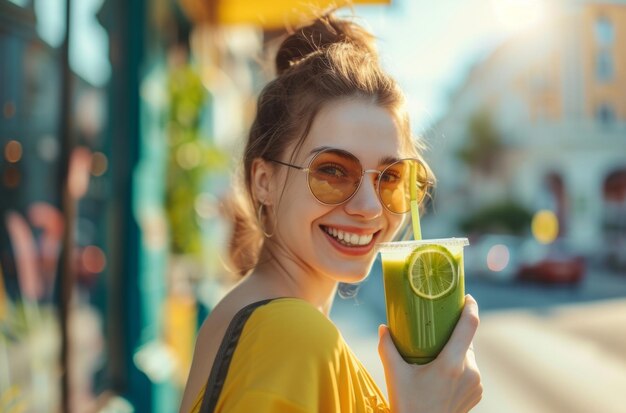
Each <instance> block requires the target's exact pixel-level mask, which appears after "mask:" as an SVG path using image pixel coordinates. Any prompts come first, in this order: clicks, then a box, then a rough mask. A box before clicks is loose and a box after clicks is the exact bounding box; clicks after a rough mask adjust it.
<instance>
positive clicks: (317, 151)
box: [309, 146, 336, 155]
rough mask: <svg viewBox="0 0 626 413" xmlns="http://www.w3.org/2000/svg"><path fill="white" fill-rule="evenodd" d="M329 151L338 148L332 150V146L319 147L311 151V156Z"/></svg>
mask: <svg viewBox="0 0 626 413" xmlns="http://www.w3.org/2000/svg"><path fill="white" fill-rule="evenodd" d="M327 149H336V148H332V147H330V146H318V147H317V148H313V149H311V152H309V155H313V154H316V153H319V152H322V151H325V150H327Z"/></svg>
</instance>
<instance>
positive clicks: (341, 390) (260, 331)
mask: <svg viewBox="0 0 626 413" xmlns="http://www.w3.org/2000/svg"><path fill="white" fill-rule="evenodd" d="M191 412H192V413H207V412H210V413H335V412H337V413H339V412H341V413H384V412H389V408H388V405H387V402H386V400H385V397H384V396H383V394H382V393H381V391H380V389H379V388H378V386H377V385H376V383H375V382H374V380H373V379H372V377H371V376H370V375H369V373H368V372H367V371H366V370H365V368H364V367H363V365H362V364H361V363H360V362H359V360H358V359H357V358H356V356H355V355H354V354H353V353H352V351H351V350H350V348H349V347H348V345H347V343H346V342H345V341H344V339H343V337H342V336H341V334H340V333H339V331H338V330H337V328H336V327H335V325H334V324H333V323H332V322H331V321H330V320H329V319H328V318H327V317H326V316H325V315H324V314H322V313H321V312H319V311H318V310H317V309H316V308H315V307H313V306H312V305H311V304H309V303H308V302H306V301H304V300H301V299H296V298H278V299H273V300H266V301H261V302H257V303H254V304H250V305H249V306H247V307H245V308H243V309H242V310H241V311H239V313H237V315H236V316H235V317H234V318H233V320H232V321H231V323H230V326H229V327H228V330H227V332H226V335H225V337H224V340H223V342H222V345H221V347H220V349H219V351H218V355H217V357H216V360H215V362H214V364H213V369H212V371H211V375H210V377H209V379H208V382H207V385H206V386H204V387H203V389H202V391H201V392H200V394H198V396H197V399H196V402H195V404H194V406H193V408H192V409H191Z"/></svg>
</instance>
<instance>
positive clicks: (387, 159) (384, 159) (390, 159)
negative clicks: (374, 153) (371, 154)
mask: <svg viewBox="0 0 626 413" xmlns="http://www.w3.org/2000/svg"><path fill="white" fill-rule="evenodd" d="M399 160H400V158H397V157H395V156H383V157H382V158H380V159H379V160H378V165H391V164H392V163H394V162H398V161H399Z"/></svg>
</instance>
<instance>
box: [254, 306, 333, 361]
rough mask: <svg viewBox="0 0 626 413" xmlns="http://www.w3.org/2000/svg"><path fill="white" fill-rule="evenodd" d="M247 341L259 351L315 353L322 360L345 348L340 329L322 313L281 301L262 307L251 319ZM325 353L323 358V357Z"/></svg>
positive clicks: (256, 310)
mask: <svg viewBox="0 0 626 413" xmlns="http://www.w3.org/2000/svg"><path fill="white" fill-rule="evenodd" d="M243 333H244V335H243V337H242V338H243V339H245V340H249V341H250V342H253V343H254V344H255V347H257V348H258V347H259V345H260V344H263V343H267V344H268V345H270V346H272V347H273V348H279V349H280V348H282V347H285V349H288V348H294V347H297V348H299V349H300V350H307V351H308V352H309V353H311V351H313V352H314V353H318V354H319V355H321V356H324V354H323V353H326V352H334V351H335V350H336V347H337V345H338V344H341V343H342V341H341V336H340V333H339V331H338V330H337V327H336V326H335V325H334V324H333V322H332V321H331V320H330V319H328V317H327V316H326V315H324V314H323V313H322V312H321V311H319V310H318V309H317V308H315V307H314V306H313V305H311V304H310V303H308V302H307V301H305V300H302V299H298V298H277V299H274V300H271V301H269V302H266V303H263V304H262V305H259V306H258V308H256V309H255V310H254V312H253V313H252V314H251V315H250V318H249V320H248V322H247V325H246V328H245V330H244V331H243ZM320 353H321V354H320Z"/></svg>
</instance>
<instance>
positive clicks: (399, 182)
mask: <svg viewBox="0 0 626 413" xmlns="http://www.w3.org/2000/svg"><path fill="white" fill-rule="evenodd" d="M270 161H271V162H275V163H278V164H280V165H284V166H288V167H290V168H294V169H298V170H300V171H302V172H306V173H307V182H308V184H309V189H310V190H311V193H312V194H313V196H314V197H315V198H316V199H317V200H318V201H319V202H321V203H322V204H325V205H339V204H342V203H344V202H347V201H349V200H350V199H351V198H352V197H353V196H354V194H356V192H357V191H358V189H359V187H360V186H361V182H363V176H364V175H365V174H366V173H373V174H377V175H378V176H377V177H376V193H377V194H378V198H379V199H380V202H381V203H382V204H383V206H384V207H385V208H386V209H387V210H388V211H390V212H393V213H395V214H404V213H406V212H409V211H410V210H411V186H412V185H414V186H415V189H416V198H417V202H418V203H419V202H421V201H422V200H423V199H424V196H425V195H426V192H427V191H428V188H429V187H430V186H431V185H432V183H431V181H430V180H429V177H428V172H427V170H426V167H425V166H424V164H423V163H422V162H421V161H419V160H418V159H413V158H408V159H400V160H397V161H394V162H393V163H391V164H389V165H388V166H386V167H385V168H384V169H383V170H382V171H379V170H377V169H366V170H364V169H363V166H362V165H361V162H360V161H359V159H358V158H357V157H356V156H354V155H353V154H351V153H350V152H347V151H344V150H341V149H324V150H322V151H320V152H318V153H317V154H316V155H315V156H314V157H313V158H312V159H311V160H310V161H309V165H308V166H307V167H306V168H305V167H301V166H297V165H292V164H290V163H286V162H282V161H277V160H274V159H270ZM412 171H413V173H414V175H413V178H411V172H412Z"/></svg>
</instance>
